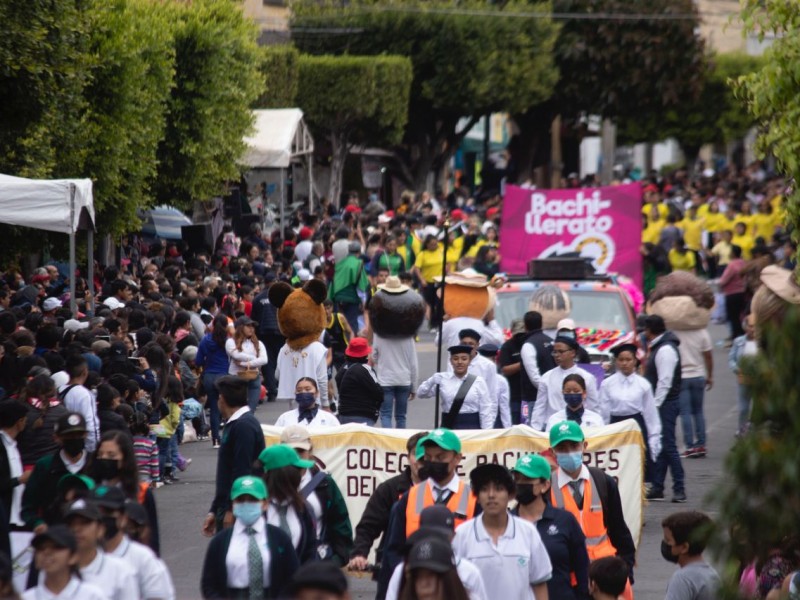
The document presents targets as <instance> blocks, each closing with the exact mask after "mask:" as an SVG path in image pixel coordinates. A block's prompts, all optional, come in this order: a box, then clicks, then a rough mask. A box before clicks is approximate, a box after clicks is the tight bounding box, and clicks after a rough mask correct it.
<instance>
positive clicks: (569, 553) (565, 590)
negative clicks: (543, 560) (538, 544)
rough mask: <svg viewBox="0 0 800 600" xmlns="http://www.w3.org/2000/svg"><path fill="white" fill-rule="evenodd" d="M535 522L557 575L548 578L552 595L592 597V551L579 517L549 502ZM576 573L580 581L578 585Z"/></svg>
mask: <svg viewBox="0 0 800 600" xmlns="http://www.w3.org/2000/svg"><path fill="white" fill-rule="evenodd" d="M535 525H536V529H537V531H538V532H539V536H541V538H542V543H544V547H545V548H546V549H547V554H548V556H549V557H550V564H551V565H552V567H553V577H552V579H550V581H548V582H547V595H548V597H549V598H559V599H563V600H573V599H574V600H589V598H590V597H591V596H590V595H589V554H588V553H587V552H586V536H584V535H583V531H582V530H581V526H580V524H579V523H578V521H577V520H576V519H575V517H574V516H572V514H570V513H569V512H567V511H565V510H562V509H559V508H554V507H553V506H551V505H550V504H545V507H544V512H543V513H542V516H541V518H540V519H539V520H538V521H537V522H536V523H535ZM573 574H574V577H575V581H576V582H577V583H576V585H574V586H573V585H572V581H571V578H572V576H573Z"/></svg>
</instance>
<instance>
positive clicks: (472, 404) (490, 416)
mask: <svg viewBox="0 0 800 600" xmlns="http://www.w3.org/2000/svg"><path fill="white" fill-rule="evenodd" d="M447 351H448V352H449V353H450V365H451V366H452V367H453V372H452V373H448V372H441V373H434V375H433V376H432V377H430V378H428V379H427V380H425V381H424V382H422V384H420V386H419V388H418V389H417V396H418V397H420V398H433V397H434V396H435V394H436V387H437V386H438V387H439V398H440V399H441V410H442V423H443V424H445V425H447V426H448V427H449V428H450V429H491V428H492V427H494V420H495V417H496V415H497V398H494V397H492V395H491V394H490V393H489V388H488V386H487V385H486V381H485V380H484V379H483V377H481V376H479V375H473V374H471V373H468V370H469V364H470V362H471V360H472V352H473V349H472V347H471V346H451V347H450V348H448V349H447ZM462 386H463V387H462ZM460 396H463V399H461V398H460ZM456 400H461V402H460V406H459V405H458V404H459V403H458V402H456Z"/></svg>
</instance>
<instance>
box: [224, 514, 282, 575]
mask: <svg viewBox="0 0 800 600" xmlns="http://www.w3.org/2000/svg"><path fill="white" fill-rule="evenodd" d="M252 527H253V529H255V530H256V533H255V538H256V543H257V544H258V549H259V550H261V566H262V572H263V577H264V587H265V588H268V587H269V584H270V581H269V565H270V560H271V556H270V553H269V547H268V546H267V524H266V521H264V517H261V518H260V519H259V520H258V521H256V522H255V523H253V525H252ZM245 528H246V526H245V525H244V524H243V523H242V522H241V521H239V520H238V519H236V521H235V522H234V523H233V533H232V534H231V544H230V546H228V554H226V555H225V569H226V571H227V573H228V587H231V588H238V589H241V588H247V587H249V586H250V570H249V568H248V564H247V552H248V550H249V549H250V536H249V535H247V532H246V531H245Z"/></svg>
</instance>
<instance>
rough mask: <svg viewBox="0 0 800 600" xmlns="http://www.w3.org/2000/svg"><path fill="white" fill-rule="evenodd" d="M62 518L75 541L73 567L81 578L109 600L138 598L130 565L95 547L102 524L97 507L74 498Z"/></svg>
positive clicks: (100, 538)
mask: <svg viewBox="0 0 800 600" xmlns="http://www.w3.org/2000/svg"><path fill="white" fill-rule="evenodd" d="M64 518H65V520H66V523H67V526H68V527H69V528H70V529H71V530H72V533H73V535H74V536H75V541H76V542H77V550H78V552H77V555H78V565H77V566H78V570H79V572H80V574H81V579H83V581H86V582H87V583H91V584H93V585H96V586H97V587H99V588H100V589H101V590H103V591H104V592H105V593H106V594H107V595H108V598H109V600H138V599H140V598H141V596H140V595H139V585H138V583H137V581H136V576H135V574H134V571H133V569H132V568H131V566H129V564H128V563H127V561H125V560H122V559H121V558H118V557H116V556H111V555H110V554H106V553H105V552H103V550H101V549H100V547H99V544H100V541H101V540H102V539H103V535H104V533H105V526H104V525H103V523H102V517H101V515H100V512H99V510H98V509H97V506H95V505H94V504H93V503H92V502H90V501H87V500H85V499H83V498H82V499H80V500H76V501H75V502H73V503H72V504H71V505H70V506H69V507H68V508H67V512H66V515H65V517H64Z"/></svg>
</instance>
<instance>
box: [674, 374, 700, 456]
mask: <svg viewBox="0 0 800 600" xmlns="http://www.w3.org/2000/svg"><path fill="white" fill-rule="evenodd" d="M705 391H706V378H705V377H689V378H688V379H684V380H682V381H681V395H680V396H679V400H680V404H681V424H682V426H683V443H684V445H685V446H686V447H687V448H694V447H696V446H705V445H706V419H705V417H704V416H703V395H704V394H705Z"/></svg>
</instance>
